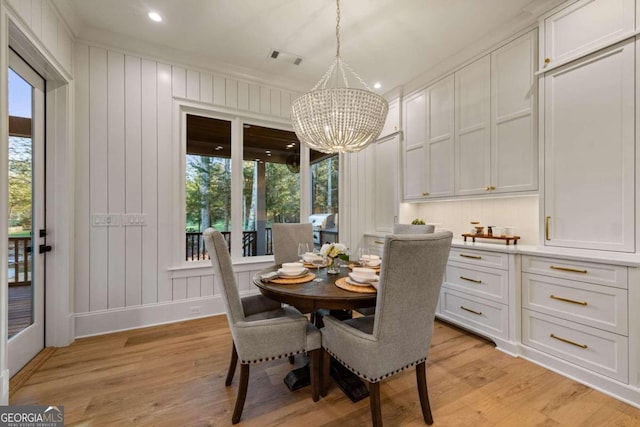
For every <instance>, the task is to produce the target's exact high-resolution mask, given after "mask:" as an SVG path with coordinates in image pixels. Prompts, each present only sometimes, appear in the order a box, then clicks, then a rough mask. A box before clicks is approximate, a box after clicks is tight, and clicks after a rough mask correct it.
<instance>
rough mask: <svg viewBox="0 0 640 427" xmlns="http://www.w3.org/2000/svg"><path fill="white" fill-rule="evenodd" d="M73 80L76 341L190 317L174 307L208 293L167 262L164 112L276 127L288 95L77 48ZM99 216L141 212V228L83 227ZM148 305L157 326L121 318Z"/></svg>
mask: <svg viewBox="0 0 640 427" xmlns="http://www.w3.org/2000/svg"><path fill="white" fill-rule="evenodd" d="M74 71H75V72H74V77H75V107H76V115H75V123H76V128H75V137H76V141H77V150H76V205H75V216H76V225H77V227H76V239H75V245H76V246H75V250H76V256H75V258H76V260H77V261H78V262H76V269H75V278H76V282H75V313H76V315H77V316H76V317H77V321H76V335H77V336H83V335H89V334H95V333H101V332H107V331H111V330H115V329H123V328H127V327H137V326H144V325H148V324H150V323H162V322H163V321H170V320H178V319H182V318H187V317H189V316H192V315H193V312H192V311H191V307H194V306H199V305H197V304H195V303H194V304H187V305H185V304H182V303H181V302H184V301H185V300H198V299H204V300H206V299H209V298H211V297H213V296H215V290H214V281H213V276H212V274H211V270H210V269H208V268H204V269H197V268H196V269H192V270H186V271H185V272H181V273H179V274H178V273H176V272H175V271H174V270H170V269H172V268H173V267H176V266H179V265H180V264H182V262H183V260H181V259H174V258H173V257H175V255H173V254H175V253H176V252H180V251H175V250H174V249H175V247H177V246H176V245H179V246H180V247H182V246H184V238H181V239H179V240H178V241H173V239H172V237H171V236H172V235H173V234H174V233H173V231H175V230H176V229H184V224H183V223H182V221H181V220H180V219H179V218H178V219H177V220H176V219H174V218H175V215H174V211H175V210H174V208H175V206H176V203H180V194H179V193H178V191H180V190H179V186H178V185H176V183H178V182H181V179H182V177H180V173H181V172H180V171H181V169H182V168H181V163H180V162H181V161H182V160H181V155H180V153H181V150H180V146H179V141H180V140H181V138H180V137H179V136H178V137H176V135H179V133H177V127H178V125H179V117H176V113H175V111H176V109H175V108H174V105H175V103H176V102H189V103H191V104H193V103H194V102H195V103H197V105H200V106H201V108H203V109H212V110H217V111H224V112H225V113H229V112H232V113H233V114H238V115H244V116H246V115H251V116H252V117H256V116H258V117H262V118H263V119H265V120H269V119H272V120H278V121H282V120H283V119H286V118H288V116H289V110H290V104H291V100H292V99H293V98H294V97H295V96H296V94H295V93H293V92H287V91H283V90H280V89H274V88H270V87H267V86H263V85H258V84H253V83H251V82H247V81H242V80H236V79H233V78H229V77H227V76H221V75H214V74H212V73H210V72H207V71H203V70H195V69H190V68H188V67H185V66H182V65H177V64H170V63H165V62H158V61H156V60H154V59H152V58H141V57H139V56H136V55H131V54H128V53H127V52H122V51H120V50H117V49H111V48H107V47H101V46H94V45H89V44H86V43H77V44H76V45H75V49H74ZM176 189H177V190H176ZM105 213H109V214H116V215H122V214H125V213H142V214H145V215H146V218H145V221H146V224H145V226H144V227H123V226H112V227H99V226H93V225H92V223H91V219H92V215H94V214H105ZM181 236H182V235H181ZM260 268H262V266H261V265H260V264H257V265H255V266H254V267H253V271H257V270H259V269H260ZM249 277H250V274H249V275H247V277H244V282H247V283H248V278H249ZM239 278H242V277H241V276H239ZM168 303H176V304H174V305H170V304H169V305H167V304H168ZM158 304H162V305H163V307H164V308H163V312H164V313H165V317H162V316H160V317H158V316H156V315H149V316H147V315H141V316H139V317H136V316H135V315H128V314H126V315H125V313H136V312H139V313H147V314H149V313H151V312H152V311H150V310H152V309H151V307H152V306H154V305H158ZM207 307H209V309H211V310H213V306H212V305H205V306H204V307H202V310H200V313H199V314H202V315H204V314H208V312H207V311H206V308H207ZM123 310H124V311H123ZM221 310H222V308H221V307H219V308H218V309H217V312H220V311H221ZM105 312H111V313H113V315H112V316H105ZM91 314H95V316H92V315H91ZM123 318H127V319H129V321H130V322H131V323H130V324H128V325H127V324H125V323H123V322H122V319H123Z"/></svg>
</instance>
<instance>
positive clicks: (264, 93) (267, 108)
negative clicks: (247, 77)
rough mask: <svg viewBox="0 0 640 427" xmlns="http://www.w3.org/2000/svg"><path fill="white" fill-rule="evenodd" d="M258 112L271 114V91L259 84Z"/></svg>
mask: <svg viewBox="0 0 640 427" xmlns="http://www.w3.org/2000/svg"><path fill="white" fill-rule="evenodd" d="M260 112H261V113H262V114H271V91H270V90H269V88H266V87H264V86H260Z"/></svg>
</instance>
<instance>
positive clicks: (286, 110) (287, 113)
mask: <svg viewBox="0 0 640 427" xmlns="http://www.w3.org/2000/svg"><path fill="white" fill-rule="evenodd" d="M280 116H281V117H284V118H289V117H291V94H290V93H288V92H281V93H280Z"/></svg>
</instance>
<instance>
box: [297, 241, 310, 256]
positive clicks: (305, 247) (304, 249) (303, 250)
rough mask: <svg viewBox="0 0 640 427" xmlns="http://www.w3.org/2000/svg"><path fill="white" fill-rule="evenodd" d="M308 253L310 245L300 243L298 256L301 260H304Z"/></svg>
mask: <svg viewBox="0 0 640 427" xmlns="http://www.w3.org/2000/svg"><path fill="white" fill-rule="evenodd" d="M307 252H309V244H308V243H298V256H299V257H300V259H303V258H304V256H305V254H306V253H307Z"/></svg>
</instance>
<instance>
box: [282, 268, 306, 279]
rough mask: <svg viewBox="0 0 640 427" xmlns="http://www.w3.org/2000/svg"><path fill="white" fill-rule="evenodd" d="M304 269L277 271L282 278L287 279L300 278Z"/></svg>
mask: <svg viewBox="0 0 640 427" xmlns="http://www.w3.org/2000/svg"><path fill="white" fill-rule="evenodd" d="M305 270H306V268H304V267H302V268H299V269H293V268H291V269H284V268H281V269H280V270H278V273H280V274H281V275H282V276H289V277H295V276H300V275H302V274H303V273H304V272H305Z"/></svg>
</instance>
